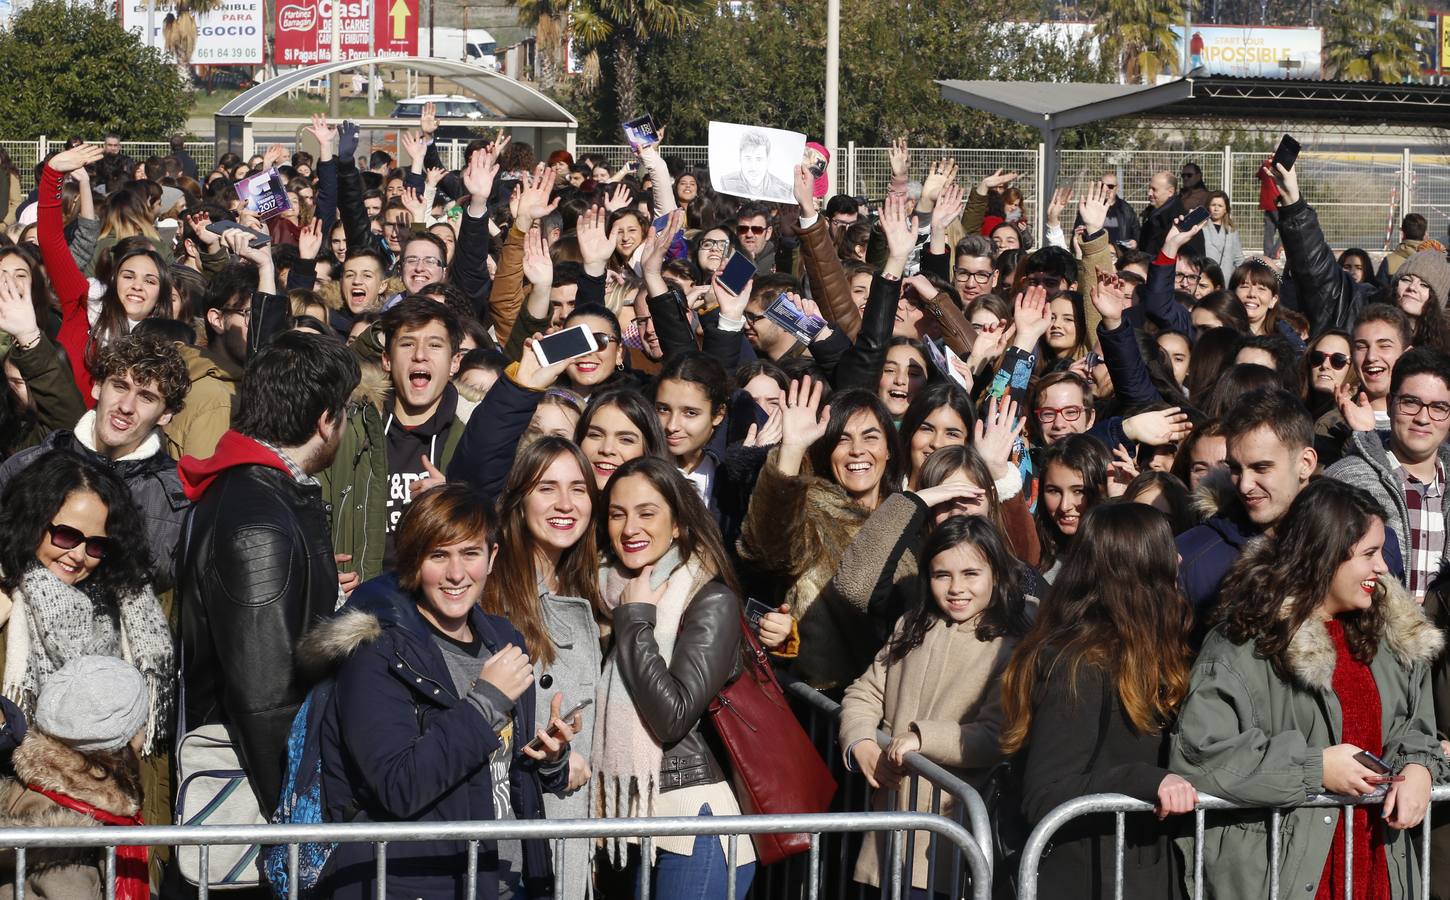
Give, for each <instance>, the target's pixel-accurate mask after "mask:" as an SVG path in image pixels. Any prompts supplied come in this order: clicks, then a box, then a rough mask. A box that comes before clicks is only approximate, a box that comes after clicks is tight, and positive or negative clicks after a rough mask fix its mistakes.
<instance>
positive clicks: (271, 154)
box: [262, 144, 287, 169]
mask: <svg viewBox="0 0 1450 900" xmlns="http://www.w3.org/2000/svg"><path fill="white" fill-rule="evenodd" d="M286 159H287V148H286V147H283V146H282V145H281V144H273V145H272V146H270V147H268V148H267V152H266V153H265V154H264V155H263V156H262V168H264V169H275V168H277V167H278V166H280V165H282V163H283V162H284V161H285V160H286Z"/></svg>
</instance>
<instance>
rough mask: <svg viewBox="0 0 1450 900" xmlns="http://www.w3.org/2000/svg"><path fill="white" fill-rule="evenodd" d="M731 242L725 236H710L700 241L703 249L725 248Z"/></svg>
mask: <svg viewBox="0 0 1450 900" xmlns="http://www.w3.org/2000/svg"><path fill="white" fill-rule="evenodd" d="M728 246H730V242H729V241H727V240H725V239H724V238H709V239H707V240H703V241H701V242H700V249H701V250H724V249H725V248H726V247H728Z"/></svg>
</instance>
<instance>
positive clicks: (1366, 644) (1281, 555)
mask: <svg viewBox="0 0 1450 900" xmlns="http://www.w3.org/2000/svg"><path fill="white" fill-rule="evenodd" d="M1373 519H1379V520H1380V521H1381V522H1383V521H1384V519H1385V513H1384V510H1383V509H1381V508H1380V506H1379V504H1378V503H1376V502H1375V500H1374V498H1373V497H1371V496H1370V495H1369V494H1368V493H1367V492H1366V491H1364V490H1363V489H1362V488H1357V487H1355V486H1353V485H1351V484H1347V483H1346V482H1343V481H1337V480H1335V479H1333V478H1318V479H1315V480H1314V481H1313V482H1311V483H1310V484H1309V486H1308V487H1306V488H1305V489H1304V490H1302V491H1300V492H1299V496H1297V497H1295V498H1294V502H1293V503H1291V504H1290V505H1289V511H1288V512H1287V513H1285V514H1284V518H1283V520H1282V521H1280V522H1279V525H1278V527H1277V528H1276V529H1275V532H1274V534H1275V536H1274V537H1273V538H1272V539H1267V540H1272V541H1273V543H1272V544H1271V545H1269V546H1268V547H1265V548H1263V551H1262V552H1258V553H1246V554H1244V555H1243V556H1240V557H1239V560H1238V562H1236V563H1234V565H1233V568H1231V569H1229V571H1228V575H1226V576H1225V577H1224V580H1223V588H1222V591H1221V593H1220V600H1219V605H1218V614H1217V617H1216V618H1217V620H1218V621H1220V622H1222V625H1220V627H1221V628H1222V629H1223V634H1224V637H1226V638H1228V639H1229V640H1230V641H1232V642H1233V643H1235V644H1245V643H1248V642H1249V641H1253V642H1254V650H1255V652H1256V653H1257V654H1258V655H1259V656H1262V657H1263V658H1265V659H1267V660H1268V661H1269V662H1270V664H1272V665H1273V667H1274V671H1275V672H1276V673H1278V675H1279V677H1280V678H1283V679H1285V680H1286V681H1287V680H1288V679H1289V677H1290V672H1289V668H1288V657H1287V651H1288V648H1289V642H1290V641H1292V640H1293V639H1294V635H1295V634H1296V633H1298V631H1299V629H1300V628H1301V627H1302V626H1303V625H1304V623H1305V621H1307V620H1308V619H1309V618H1310V617H1311V616H1313V615H1314V612H1315V610H1316V609H1318V607H1319V604H1320V603H1322V602H1323V601H1324V598H1325V597H1326V596H1328V594H1329V586H1330V583H1331V582H1333V581H1334V574H1335V572H1336V571H1338V569H1339V567H1340V565H1341V564H1343V563H1344V562H1345V561H1346V560H1348V559H1349V557H1350V555H1351V554H1353V552H1354V546H1355V544H1358V543H1359V542H1360V541H1361V540H1363V539H1364V536H1365V533H1366V532H1368V531H1369V528H1370V522H1371V520H1373ZM1384 593H1385V588H1384V584H1383V582H1381V583H1380V584H1379V586H1377V587H1376V588H1375V592H1374V602H1373V603H1372V604H1370V607H1369V609H1364V610H1359V611H1357V612H1353V613H1346V614H1344V615H1342V616H1339V620H1340V622H1341V623H1342V624H1343V625H1344V639H1345V643H1347V644H1348V645H1349V652H1350V655H1351V656H1353V657H1354V658H1355V659H1356V660H1358V661H1360V662H1362V663H1369V662H1370V661H1372V660H1373V659H1374V656H1375V651H1376V650H1377V649H1379V636H1380V632H1381V631H1383V629H1384V612H1383V607H1382V606H1381V601H1382V600H1383V599H1384ZM1286 603H1287V604H1288V609H1287V611H1286V610H1285V609H1284V606H1285V604H1286Z"/></svg>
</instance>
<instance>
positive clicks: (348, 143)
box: [337, 120, 358, 160]
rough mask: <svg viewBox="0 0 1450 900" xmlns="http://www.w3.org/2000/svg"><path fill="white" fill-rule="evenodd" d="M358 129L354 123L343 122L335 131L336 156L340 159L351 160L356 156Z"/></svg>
mask: <svg viewBox="0 0 1450 900" xmlns="http://www.w3.org/2000/svg"><path fill="white" fill-rule="evenodd" d="M357 141H358V127H357V125H356V124H355V123H353V122H350V121H346V120H344V121H343V123H342V125H341V126H339V127H338V129H337V155H338V157H339V158H341V159H347V160H351V159H354V158H355V157H356V156H357Z"/></svg>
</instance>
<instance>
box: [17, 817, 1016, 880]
mask: <svg viewBox="0 0 1450 900" xmlns="http://www.w3.org/2000/svg"><path fill="white" fill-rule="evenodd" d="M908 829H909V830H911V831H928V832H930V833H931V834H932V835H933V836H934V837H936V838H939V839H943V840H946V841H950V842H951V843H952V845H954V846H955V847H956V848H957V849H958V851H959V852H960V855H962V856H965V857H966V859H967V865H968V868H969V869H970V871H971V872H972V873H973V876H974V877H973V878H972V895H971V896H972V898H973V900H988V898H989V897H990V896H991V873H990V871H988V869H987V859H986V857H985V856H984V855H983V853H982V850H981V848H980V847H978V846H977V842H976V840H975V839H974V838H973V837H972V835H971V834H969V833H968V832H967V830H966V829H965V828H963V827H962V826H961V825H960V824H958V823H956V822H953V821H951V820H950V819H947V818H944V817H942V816H937V815H932V814H930V813H915V812H901V813H898V812H870V813H820V814H814V815H786V816H728V817H727V816H690V817H672V818H655V819H561V820H544V819H539V820H525V821H507V822H394V823H367V822H364V823H350V824H322V825H248V826H241V825H238V826H230V825H203V826H197V825H163V826H147V825H138V826H128V827H124V828H3V829H0V847H11V848H15V850H16V859H15V880H16V884H17V890H16V893H15V896H16V900H23V897H24V894H23V889H24V884H25V869H26V860H25V851H26V850H28V849H31V848H38V847H100V848H105V872H106V878H105V882H106V894H105V896H106V900H115V892H116V877H115V876H116V847H118V846H123V845H125V846H136V845H147V846H169V847H179V846H195V847H199V848H200V850H201V859H200V864H201V868H200V871H201V875H202V880H203V881H205V880H206V879H207V877H208V875H209V871H208V861H209V860H208V853H207V850H208V848H210V847H215V846H219V845H237V844H258V843H261V844H266V845H271V846H277V845H283V844H285V845H287V846H288V847H289V852H288V859H287V867H288V876H289V877H288V886H289V892H288V896H289V900H297V898H298V884H297V864H298V849H297V845H298V844H302V843H314V842H317V843H322V842H336V843H371V844H373V845H375V846H376V848H377V884H376V896H377V898H378V900H385V898H386V897H387V871H388V854H387V848H388V845H389V844H392V843H409V842H413V841H466V842H468V848H467V863H466V865H467V871H470V872H474V873H475V874H474V876H473V877H471V878H468V879H467V885H466V891H467V893H466V896H467V898H468V900H476V898H477V896H478V883H477V882H478V879H477V874H476V873H477V866H478V845H479V842H480V841H498V840H550V841H560V840H564V839H568V838H623V837H638V838H640V840H641V856H642V857H643V858H646V859H648V858H650V857H651V843H652V841H651V839H652V838H657V837H674V836H681V835H687V836H695V835H725V836H727V837H728V848H729V852H728V857H729V859H728V865H729V868H728V872H727V882H726V884H727V896H730V897H733V896H735V884H736V867H735V848H736V845H737V841H738V840H739V838H740V836H741V835H751V834H809V835H810V836H811V848H810V854H809V855H810V860H811V866H810V867H809V870H810V872H811V873H813V876H812V877H811V878H810V879H809V880H808V882H807V884H806V885H805V887H806V891H807V894H806V896H807V898H808V900H819V898H820V896H821V883H820V879H819V877H815V875H816V873H819V871H820V868H819V866H818V865H817V864H816V863H817V862H818V861H819V857H820V841H821V835H822V834H827V833H865V832H877V831H883V832H885V831H889V832H896V833H899V832H901V831H903V830H908ZM650 887H651V886H650V884H649V879H648V878H645V879H642V884H641V890H640V897H641V898H642V900H650ZM208 893H209V892H208V890H207V888H206V886H205V885H202V886H200V887H199V888H198V896H199V897H201V898H202V900H206V898H207V897H208ZM217 893H219V894H221V895H222V896H226V895H225V892H222V891H218V892H217ZM892 896H893V898H899V897H900V890H899V886H898V889H897V890H896V891H895V892H894V893H893V894H892ZM661 900H669V898H661Z"/></svg>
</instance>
